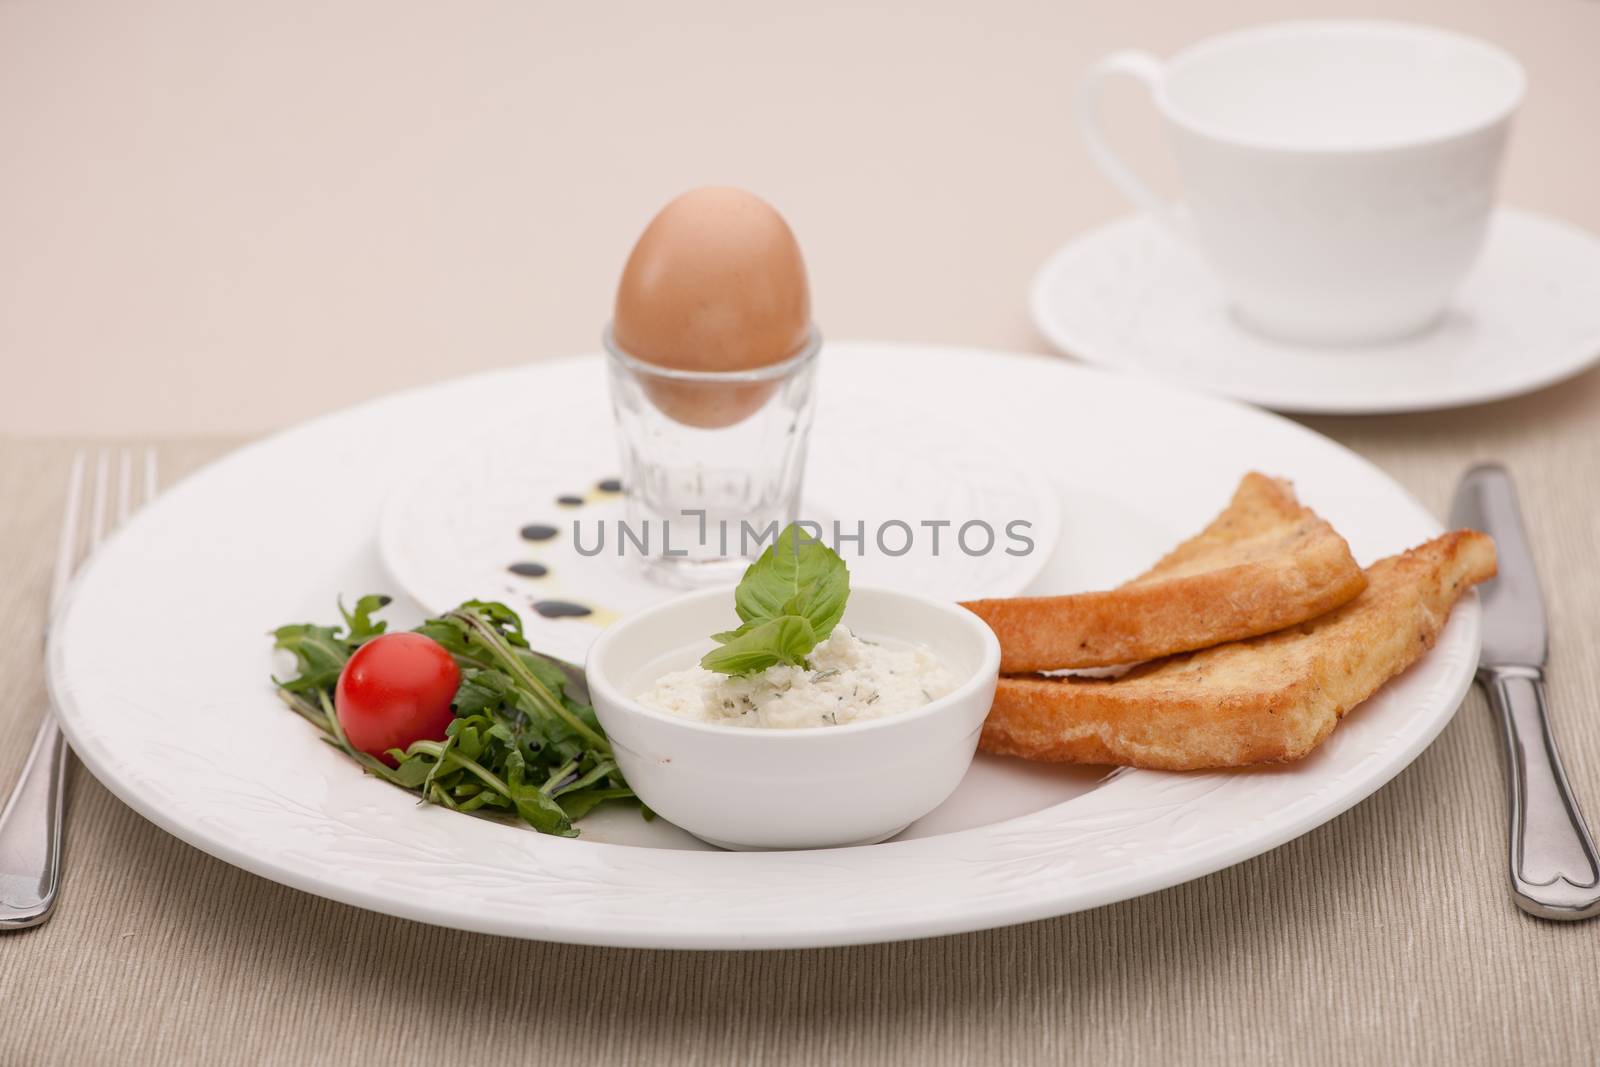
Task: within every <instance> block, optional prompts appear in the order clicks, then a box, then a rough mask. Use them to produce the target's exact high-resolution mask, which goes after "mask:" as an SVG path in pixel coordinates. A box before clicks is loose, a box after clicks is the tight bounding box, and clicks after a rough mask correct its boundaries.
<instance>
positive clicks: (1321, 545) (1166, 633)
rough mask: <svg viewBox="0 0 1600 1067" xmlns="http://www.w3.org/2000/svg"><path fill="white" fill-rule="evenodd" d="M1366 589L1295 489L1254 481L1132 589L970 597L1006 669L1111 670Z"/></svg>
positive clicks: (1339, 543)
mask: <svg viewBox="0 0 1600 1067" xmlns="http://www.w3.org/2000/svg"><path fill="white" fill-rule="evenodd" d="M1365 585H1366V579H1365V578H1364V577H1363V576H1362V573H1361V568H1360V567H1359V566H1358V565H1357V564H1356V561H1355V559H1354V557H1352V556H1351V555H1350V546H1349V545H1347V544H1346V543H1345V540H1344V538H1342V537H1340V536H1339V535H1338V533H1336V532H1335V531H1334V529H1333V527H1332V526H1330V525H1328V523H1327V522H1326V521H1324V520H1323V519H1322V518H1320V517H1318V516H1317V514H1316V513H1315V512H1313V511H1312V510H1311V509H1310V508H1308V507H1305V506H1303V505H1302V504H1301V503H1300V502H1299V501H1298V500H1297V499H1295V495H1294V490H1293V489H1292V488H1291V487H1290V486H1289V483H1287V482H1284V481H1280V480H1278V479H1274V478H1269V477H1267V476H1266V475H1264V474H1257V473H1255V472H1251V473H1250V474H1246V475H1245V476H1244V479H1243V480H1242V481H1241V482H1240V483H1239V487H1238V489H1236V490H1235V491H1234V494H1233V500H1232V501H1231V502H1230V503H1229V504H1228V507H1227V509H1226V510H1224V511H1223V512H1222V514H1221V515H1219V516H1217V518H1216V519H1215V520H1213V521H1212V523H1211V524H1210V525H1209V526H1207V527H1206V528H1205V529H1204V530H1203V531H1201V532H1200V533H1199V534H1198V535H1197V536H1195V537H1193V538H1190V539H1189V540H1188V541H1185V542H1184V543H1183V544H1181V545H1179V546H1178V547H1177V548H1175V549H1174V550H1173V551H1171V552H1170V553H1168V554H1167V555H1166V557H1164V558H1163V559H1162V560H1161V561H1160V562H1159V563H1157V564H1156V565H1155V566H1154V567H1152V568H1150V570H1148V571H1146V572H1145V573H1144V574H1141V575H1139V576H1138V577H1137V578H1134V579H1133V580H1132V581H1130V582H1128V583H1126V584H1124V585H1122V586H1120V587H1118V588H1116V589H1112V590H1109V591H1105V592H1094V593H1078V594H1074V595H1071V596H1046V597H1012V598H1008V599H1003V600H974V601H970V602H968V603H967V604H966V605H965V606H966V607H967V608H968V609H970V610H971V611H973V612H974V613H975V614H977V615H978V616H979V617H980V618H982V619H983V620H984V621H985V622H987V623H988V624H989V626H990V628H991V629H993V630H994V632H995V635H996V636H997V637H999V639H1000V670H1001V671H1002V672H1003V673H1017V672H1021V671H1048V670H1060V669H1063V668H1077V667H1110V666H1117V665H1121V664H1128V663H1137V662H1141V661H1143V660H1150V659H1156V658H1159V657H1162V656H1169V655H1173V654H1175V653H1179V652H1190V651H1193V650H1195V649H1199V648H1208V647H1210V646H1212V645H1216V644H1221V643H1222V642H1224V641H1236V640H1239V639H1241V638H1246V637H1254V636H1256V635H1257V634H1264V633H1270V632H1272V631H1274V630H1281V629H1283V628H1284V627H1285V626H1292V625H1294V624H1295V623H1298V622H1303V621H1304V620H1306V619H1310V618H1315V617H1316V616H1318V615H1322V614H1324V613H1326V612H1329V611H1332V610H1333V609H1334V608H1336V607H1338V606H1339V605H1341V604H1344V603H1346V602H1348V601H1349V600H1350V599H1352V598H1353V597H1355V596H1356V595H1357V594H1358V593H1360V592H1361V590H1362V589H1363V588H1364V587H1365Z"/></svg>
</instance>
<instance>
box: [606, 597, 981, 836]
mask: <svg viewBox="0 0 1600 1067" xmlns="http://www.w3.org/2000/svg"><path fill="white" fill-rule="evenodd" d="M736 621H737V620H736V617H735V615H734V611H733V588H732V587H731V586H729V587H726V588H721V589H709V590H706V591H704V592H699V593H691V594H689V595H687V596H683V597H680V598H678V599H676V600H672V601H668V602H667V603H665V604H661V605H659V606H657V607H655V608H652V609H650V610H648V611H643V612H640V613H639V614H637V615H632V616H629V617H628V618H626V619H623V620H622V621H621V622H618V623H615V624H613V625H612V626H610V627H609V628H607V629H606V630H605V632H604V633H602V634H601V635H600V637H599V639H598V640H596V641H595V643H594V645H593V646H592V647H591V648H590V650H589V659H588V662H587V664H586V670H587V672H588V678H589V694H590V696H591V698H592V699H593V700H594V708H595V712H596V714H598V715H599V717H600V724H601V725H602V726H604V727H605V730H606V734H607V735H608V736H609V737H610V738H611V745H612V747H613V748H614V749H615V750H616V755H617V763H618V765H619V766H621V768H622V773H623V774H624V775H626V776H627V779H628V783H629V784H630V785H631V786H633V788H634V790H635V791H636V792H637V793H638V794H639V797H640V799H642V800H643V801H644V802H645V803H646V804H648V805H649V806H650V807H651V808H653V809H654V810H655V811H657V812H659V813H660V814H661V815H662V816H663V817H664V818H666V819H668V820H670V821H672V822H673V823H676V824H677V825H678V826H681V827H683V828H684V829H685V830H687V831H689V832H690V833H692V834H694V835H695V836H696V837H699V838H702V839H703V840H706V841H709V842H711V843H712V844H714V845H720V846H721V847H723V848H733V849H794V848H827V847H831V846H840V845H856V844H870V843H871V842H874V841H881V840H883V839H884V838H887V837H892V836H894V835H895V834H897V833H899V832H900V831H901V830H903V829H905V828H906V827H907V826H908V825H910V824H911V823H912V822H914V821H916V820H917V819H919V818H921V817H922V816H923V815H926V814H927V813H928V812H930V811H932V810H933V809H934V808H936V807H938V806H939V804H940V803H942V802H943V801H944V799H945V798H946V797H948V796H949V795H950V794H951V793H952V792H954V790H955V788H956V786H957V785H958V784H960V782H961V778H962V776H963V775H965V774H966V772H967V767H968V766H969V765H970V764H971V762H972V755H973V752H974V751H976V749H977V745H978V731H979V730H980V729H981V728H982V726H983V720H984V717H985V716H986V715H988V713H989V705H990V703H991V702H992V701H993V699H994V687H995V680H996V678H997V677H998V676H999V670H1000V643H999V642H998V641H996V640H995V636H994V633H993V632H992V631H991V630H990V629H989V627H988V626H987V625H985V624H984V623H983V621H982V620H981V619H979V618H978V617H977V616H976V615H973V614H972V613H971V612H969V611H967V610H966V609H965V608H963V607H961V606H959V605H957V604H954V603H949V602H945V601H938V600H930V599H928V598H926V597H919V596H911V595H908V594H906V593H895V592H890V591H888V590H884V589H874V588H871V587H868V588H856V589H851V591H850V600H849V602H848V605H847V607H846V610H845V615H844V623H845V625H847V626H849V627H850V629H851V631H852V632H854V633H858V634H861V635H862V636H864V637H867V638H882V639H890V640H895V641H909V642H915V643H918V644H922V645H926V646H927V647H928V648H930V649H932V650H933V651H934V652H935V653H936V654H937V655H938V656H939V658H940V659H941V660H942V661H943V662H944V664H945V667H946V668H947V669H948V670H949V671H950V672H951V673H952V674H953V675H954V676H955V677H956V678H957V679H959V680H960V681H959V684H958V685H957V687H956V688H955V689H954V690H953V691H952V692H950V693H949V694H947V695H945V696H943V697H940V698H939V699H938V700H935V701H933V702H931V703H929V704H927V705H925V706H923V707H920V708H917V709H915V710H913V711H908V712H905V713H903V714H899V715H889V716H885V717H884V718H881V719H870V720H867V721H864V722H853V723H848V724H846V725H844V726H814V727H804V728H800V729H793V730H779V729H763V728H760V727H747V726H725V725H721V724H717V723H704V722H696V721H694V720H691V719H682V718H678V717H677V716H674V715H668V714H666V713H665V712H659V711H653V710H651V709H649V708H646V707H644V706H643V705H641V704H640V703H639V702H638V701H637V700H635V699H633V698H634V696H635V695H636V694H638V693H641V692H643V691H645V690H646V689H648V688H649V687H650V686H651V685H652V684H653V683H654V682H655V681H656V679H657V678H659V677H660V676H661V675H663V674H666V673H667V672H668V671H674V670H681V669H683V668H685V667H689V666H692V665H693V664H694V663H696V662H697V661H698V660H699V658H700V656H701V655H703V654H704V653H705V652H706V651H707V650H709V649H710V648H711V647H712V644H713V643H712V641H711V639H710V636H709V635H710V634H712V633H715V632H717V631H720V630H726V629H729V628H731V627H732V626H733V625H734V623H735V622H736ZM702 634H703V635H706V636H704V637H702V636H700V635H702Z"/></svg>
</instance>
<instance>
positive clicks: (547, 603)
mask: <svg viewBox="0 0 1600 1067" xmlns="http://www.w3.org/2000/svg"><path fill="white" fill-rule="evenodd" d="M533 610H534V611H537V612H538V613H539V614H540V615H542V616H544V617H545V618H547V619H576V618H580V617H582V616H584V615H592V614H594V611H593V609H591V608H587V607H585V606H584V605H582V604H574V603H573V602H572V601H570V600H535V601H534V602H533Z"/></svg>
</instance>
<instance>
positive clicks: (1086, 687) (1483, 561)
mask: <svg viewBox="0 0 1600 1067" xmlns="http://www.w3.org/2000/svg"><path fill="white" fill-rule="evenodd" d="M1494 573H1495V552H1494V542H1493V541H1491V540H1490V539H1489V538H1488V537H1487V536H1486V535H1484V534H1481V533H1477V532H1475V531H1472V530H1458V531H1456V532H1454V533H1448V534H1445V535H1444V536H1443V537H1440V538H1438V539H1436V540H1433V541H1430V542H1428V543H1427V544H1425V545H1422V546H1420V547H1418V548H1414V549H1412V550H1411V551H1409V552H1406V553H1404V554H1402V555H1399V556H1391V557H1390V558H1388V559H1384V560H1380V561H1379V562H1377V563H1375V564H1373V565H1372V566H1371V567H1370V568H1368V569H1367V572H1366V574H1367V587H1366V590H1365V591H1364V592H1363V593H1362V594H1361V595H1360V596H1358V597H1357V598H1356V599H1355V600H1353V601H1351V602H1350V603H1348V604H1346V605H1345V606H1344V607H1342V608H1339V609H1338V610H1336V611H1334V612H1332V613H1331V614H1328V615H1326V616H1324V617H1322V618H1319V619H1313V620H1311V621H1309V622H1305V623H1301V624H1298V625H1296V626H1293V627H1291V628H1289V629H1287V630H1284V631H1282V632H1280V633H1274V634H1268V635H1266V636H1263V637H1256V638H1253V639H1250V640H1246V641H1238V642H1234V643H1231V644H1226V645H1220V646H1218V647H1216V648H1208V649H1205V650H1204V651H1201V652H1194V653H1191V654H1189V655H1184V656H1175V657H1172V658H1170V659H1166V660H1161V661H1159V662H1156V663H1148V664H1145V665H1143V666H1140V667H1136V668H1134V669H1133V670H1132V671H1130V672H1128V673H1127V674H1125V675H1123V676H1122V677H1120V678H1116V679H1087V678H1040V677H1032V678H1028V677H1020V678H1001V679H1000V686H999V689H998V691H997V692H996V694H995V701H994V706H993V708H992V709H991V710H990V712H989V719H988V721H987V722H986V723H985V724H984V728H983V735H982V741H981V747H982V748H983V750H984V751H986V752H993V753H999V754H1002V755H1011V756H1022V757H1024V758H1027V759H1035V760H1051V761H1056V762H1063V763H1114V764H1122V765H1125V766H1132V767H1147V768H1153V769H1157V770H1200V769H1205V768H1215V767H1239V766H1244V765H1246V764H1252V763H1272V762H1281V761H1286V760H1297V759H1300V758H1301V757H1303V756H1305V755H1306V754H1307V753H1308V752H1310V751H1311V750H1312V749H1314V748H1316V747H1317V746H1318V745H1319V744H1321V743H1322V741H1323V740H1324V739H1325V738H1326V737H1327V736H1328V735H1329V734H1330V733H1331V732H1332V731H1333V728H1334V726H1335V725H1336V724H1337V723H1338V722H1339V719H1340V718H1341V717H1343V715H1344V714H1345V713H1346V712H1347V711H1349V710H1350V709H1351V708H1353V707H1355V706H1356V705H1357V704H1359V703H1361V702H1362V701H1363V700H1366V699H1367V698H1368V697H1369V696H1371V695H1372V694H1373V693H1374V692H1376V691H1377V689H1378V688H1379V687H1380V686H1382V685H1383V684H1384V683H1385V682H1386V681H1388V680H1389V679H1390V678H1392V677H1394V676H1395V675H1397V674H1399V673H1400V672H1401V671H1403V670H1405V669H1406V668H1407V667H1409V666H1410V665H1411V664H1412V663H1413V662H1415V661H1416V660H1417V659H1418V658H1419V657H1420V656H1421V655H1422V654H1423V653H1424V652H1426V651H1427V650H1428V649H1429V648H1431V647H1433V643H1434V641H1435V639H1436V638H1437V637H1438V636H1439V631H1440V630H1441V629H1443V628H1444V624H1445V621H1446V619H1448V618H1449V615H1450V609H1451V608H1452V607H1453V606H1454V604H1455V603H1456V601H1457V600H1458V599H1459V598H1460V597H1461V596H1462V595H1463V594H1465V593H1466V592H1467V590H1469V589H1470V588H1472V586H1473V585H1475V584H1476V583H1478V582H1481V581H1484V580H1486V579H1488V578H1491V577H1493V576H1494Z"/></svg>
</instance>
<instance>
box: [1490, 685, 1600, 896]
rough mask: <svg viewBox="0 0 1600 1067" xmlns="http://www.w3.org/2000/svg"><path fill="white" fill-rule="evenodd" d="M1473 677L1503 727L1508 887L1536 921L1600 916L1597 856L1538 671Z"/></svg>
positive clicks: (1599, 858) (1599, 869)
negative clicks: (1563, 763)
mask: <svg viewBox="0 0 1600 1067" xmlns="http://www.w3.org/2000/svg"><path fill="white" fill-rule="evenodd" d="M1478 679H1479V681H1480V682H1482V683H1483V687H1484V689H1485V690H1486V691H1487V692H1488V694H1489V705H1490V706H1491V707H1492V708H1494V710H1495V712H1496V714H1498V715H1499V717H1500V722H1501V725H1502V726H1503V727H1504V729H1505V739H1506V763H1507V769H1508V771H1509V774H1508V775H1507V781H1508V783H1509V786H1510V799H1511V888H1512V891H1513V893H1514V894H1515V896H1516V901H1517V907H1519V908H1521V909H1522V910H1523V911H1525V912H1527V913H1528V914H1529V915H1536V916H1538V917H1539V918H1541V919H1565V920H1572V919H1588V918H1592V917H1594V916H1595V915H1600V856H1597V855H1596V853H1595V847H1594V838H1592V837H1591V836H1590V835H1589V828H1588V827H1587V826H1586V825H1584V821H1583V814H1582V813H1581V812H1580V811H1579V810H1578V803H1577V801H1576V800H1574V799H1573V797H1572V787H1571V786H1569V785H1568V784H1567V773H1566V771H1565V770H1564V769H1563V768H1562V766H1561V755H1560V753H1558V752H1557V751H1556V739H1555V736H1554V735H1553V734H1552V733H1551V732H1550V716H1549V715H1548V714H1547V713H1546V709H1545V697H1544V673H1543V672H1542V671H1540V670H1539V669H1538V668H1537V667H1484V668H1482V669H1480V670H1479V672H1478Z"/></svg>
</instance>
